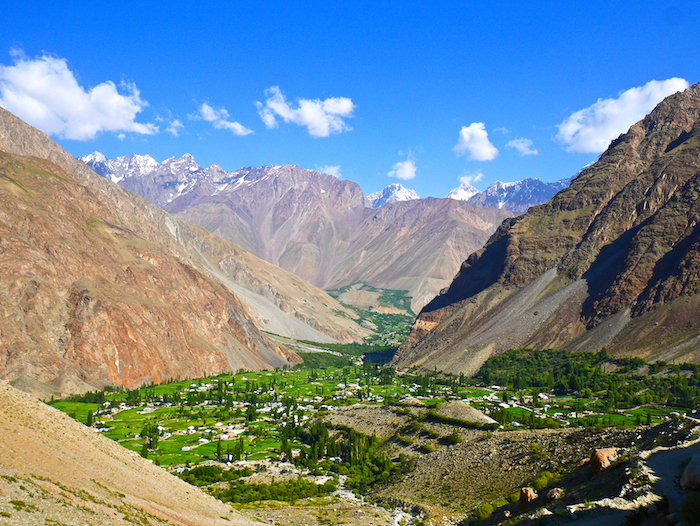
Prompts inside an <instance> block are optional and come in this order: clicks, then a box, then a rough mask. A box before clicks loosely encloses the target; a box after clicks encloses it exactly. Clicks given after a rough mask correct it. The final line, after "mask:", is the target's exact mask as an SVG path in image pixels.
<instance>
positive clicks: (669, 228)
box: [394, 84, 700, 373]
mask: <svg viewBox="0 0 700 526" xmlns="http://www.w3.org/2000/svg"><path fill="white" fill-rule="evenodd" d="M698 159H700V84H695V85H694V86H691V87H690V88H688V89H687V90H685V91H683V92H679V93H676V94H674V95H671V96H670V97H668V98H666V99H665V100H664V101H662V102H661V103H660V104H659V105H658V106H657V107H656V108H655V109H654V110H653V111H652V112H651V113H650V114H649V115H648V116H647V117H645V118H644V119H643V120H642V121H640V122H638V123H636V124H634V125H633V126H632V127H631V128H630V129H629V131H628V132H627V133H626V134H624V135H621V136H620V137H619V138H617V139H616V140H614V141H613V142H612V143H611V144H610V147H609V148H608V149H607V150H606V151H605V152H604V153H603V154H602V155H601V156H600V158H599V160H598V162H596V163H594V164H593V165H591V166H590V167H588V168H586V169H585V170H583V171H582V172H581V173H580V174H579V175H578V176H577V177H576V178H575V179H574V180H573V181H572V182H571V185H570V186H569V187H568V188H566V189H564V190H562V191H560V192H559V193H558V194H557V195H556V196H554V198H553V199H552V200H551V201H549V202H547V203H545V204H542V205H540V206H536V207H532V208H530V209H529V210H528V211H527V213H525V214H524V215H521V216H519V217H514V218H510V219H508V220H506V221H504V222H503V224H502V225H501V226H500V227H499V228H498V230H497V231H496V233H494V234H493V236H491V238H490V239H489V241H488V243H487V244H486V246H485V247H484V248H482V249H480V250H478V251H476V252H474V253H473V254H472V255H470V256H469V258H468V259H467V260H466V261H464V263H463V264H462V267H461V269H460V271H459V273H458V274H457V276H456V277H455V279H454V281H453V282H452V284H451V285H450V286H449V288H447V289H446V290H445V291H443V293H441V294H440V295H438V296H437V297H436V298H435V299H433V300H432V301H431V302H430V303H429V304H428V305H426V306H425V308H424V309H423V310H422V312H421V313H420V315H419V316H418V318H417V320H416V322H415V323H414V326H413V329H412V332H411V335H410V336H409V338H408V339H407V340H406V341H405V342H404V344H403V345H402V347H401V348H400V350H399V351H398V353H397V355H396V357H395V359H394V365H396V366H398V367H409V366H415V365H420V366H423V367H429V368H433V367H438V368H440V369H444V370H448V371H455V372H465V373H473V372H474V371H476V369H478V367H479V366H480V365H481V364H482V363H483V362H484V361H485V360H486V359H487V358H488V357H489V356H491V355H492V354H494V353H500V352H502V351H505V350H507V349H510V348H518V347H523V346H529V347H533V348H549V347H552V348H568V349H569V350H576V351H584V350H589V351H597V350H599V349H601V348H603V347H606V348H607V349H608V350H609V351H611V352H612V353H615V354H622V355H635V356H640V357H643V358H646V359H650V360H669V361H679V360H685V361H697V360H698V359H700V347H698V345H697V341H698V338H700V322H699V321H698V320H700V318H699V317H698V309H699V308H700V285H699V284H700V265H699V263H700V226H698V225H700V165H699V164H698Z"/></svg>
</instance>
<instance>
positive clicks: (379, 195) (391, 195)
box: [367, 183, 420, 208]
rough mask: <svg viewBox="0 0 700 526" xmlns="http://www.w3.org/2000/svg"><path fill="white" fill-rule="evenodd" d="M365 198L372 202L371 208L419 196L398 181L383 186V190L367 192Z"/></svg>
mask: <svg viewBox="0 0 700 526" xmlns="http://www.w3.org/2000/svg"><path fill="white" fill-rule="evenodd" d="M367 199H369V200H370V202H371V203H372V208H381V207H382V206H384V205H387V204H390V203H397V202H399V201H412V200H414V199H420V197H418V194H417V193H416V192H415V190H411V189H410V188H404V187H403V186H401V185H400V184H399V183H393V184H390V185H389V186H387V187H386V188H384V190H381V191H379V192H374V193H371V194H369V195H368V196H367Z"/></svg>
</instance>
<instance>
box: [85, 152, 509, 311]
mask: <svg viewBox="0 0 700 526" xmlns="http://www.w3.org/2000/svg"><path fill="white" fill-rule="evenodd" d="M82 160H83V161H84V162H86V163H87V164H88V165H89V166H91V167H92V168H93V169H94V170H95V171H96V172H97V173H99V174H101V175H102V176H103V177H105V178H108V179H110V180H112V181H114V182H116V183H117V184H119V185H120V186H122V187H123V188H126V189H129V190H132V191H134V192H136V193H139V194H140V195H142V196H143V197H144V198H146V199H148V200H149V201H151V202H152V203H154V204H157V205H158V206H161V207H162V208H163V209H164V210H166V211H167V212H169V213H172V214H174V215H176V216H177V217H180V218H182V219H184V220H186V221H188V222H190V223H194V224H197V225H200V226H202V227H204V228H206V229H207V230H209V231H211V232H213V233H215V234H216V235H218V236H220V237H222V238H224V239H227V240H229V241H231V242H233V243H235V244H236V245H238V246H241V247H243V248H244V249H246V250H249V251H250V252H252V253H253V254H255V255H257V256H258V257H260V258H262V259H264V260H266V261H268V262H270V263H273V264H275V265H278V266H280V267H282V268H283V269H285V270H288V271H290V272H292V273H294V274H296V275H297V276H299V277H301V278H303V279H305V280H307V281H309V282H311V283H312V284H314V285H316V286H318V287H320V288H323V289H334V288H339V287H344V286H347V285H351V284H353V283H355V282H357V281H363V282H365V283H367V284H369V285H371V286H374V287H379V288H383V289H401V290H407V291H408V295H409V296H411V298H412V305H411V306H412V309H413V310H414V312H417V311H418V310H420V308H421V307H423V306H424V305H425V304H426V303H427V302H428V301H430V299H432V298H433V297H434V296H435V295H436V294H437V293H438V292H439V291H440V290H441V289H442V288H444V287H445V286H447V285H448V284H449V283H450V281H451V279H452V278H453V277H454V275H455V273H456V272H457V270H458V269H459V264H460V262H461V261H462V260H463V259H464V258H466V257H467V256H468V255H469V253H471V252H472V251H474V250H476V249H478V248H479V247H481V246H482V245H483V243H485V242H486V240H487V239H488V236H489V235H491V233H493V231H495V229H496V228H497V226H498V225H499V224H500V223H501V221H503V219H505V218H506V217H509V216H511V215H512V212H510V211H508V210H496V209H490V208H484V207H479V206H474V205H472V204H469V203H465V202H460V201H455V200H452V199H434V198H428V199H413V200H407V201H402V200H395V202H393V203H389V202H387V203H386V204H384V205H383V206H382V207H381V208H371V205H370V201H369V199H368V198H367V197H366V196H365V195H364V193H363V192H362V190H361V188H360V187H359V186H358V185H357V184H356V183H353V182H351V181H347V180H339V179H337V178H336V177H333V176H331V175H327V174H324V173H321V172H317V171H314V170H305V169H301V168H299V167H298V166H293V165H286V166H274V165H272V166H264V167H258V168H241V169H240V170H237V171H235V172H232V173H227V172H225V171H223V170H221V168H219V167H218V166H217V165H212V166H210V167H209V168H201V167H199V166H198V165H197V164H196V163H195V162H194V159H193V158H192V157H191V156H189V155H185V156H183V157H182V158H180V159H168V160H167V161H164V162H163V163H162V164H158V163H155V162H154V161H153V159H152V158H150V157H148V156H137V155H132V156H129V157H121V158H117V159H114V160H107V159H105V157H104V156H103V155H101V154H99V153H94V154H91V155H90V156H86V157H83V158H82ZM399 186H400V185H396V187H394V188H393V190H395V191H400V188H399ZM392 195H393V196H394V197H395V196H396V195H397V194H396V192H394V193H393V194H392V193H391V192H389V193H388V194H387V195H386V196H385V198H386V199H387V200H388V201H389V200H391V199H392V197H391V196H392ZM404 195H407V194H406V193H404Z"/></svg>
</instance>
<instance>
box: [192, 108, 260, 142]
mask: <svg viewBox="0 0 700 526" xmlns="http://www.w3.org/2000/svg"><path fill="white" fill-rule="evenodd" d="M189 118H190V119H194V120H200V119H201V120H205V121H207V122H211V123H212V125H213V126H214V128H216V129H218V130H229V131H230V132H233V134H234V135H240V136H245V135H250V134H251V133H253V130H250V129H248V128H246V127H245V126H243V125H242V124H240V123H239V122H235V121H230V120H229V114H228V111H226V108H221V109H218V110H217V109H215V108H214V107H212V106H210V105H209V104H207V103H206V102H204V103H202V105H201V106H200V107H199V113H195V114H194V115H189Z"/></svg>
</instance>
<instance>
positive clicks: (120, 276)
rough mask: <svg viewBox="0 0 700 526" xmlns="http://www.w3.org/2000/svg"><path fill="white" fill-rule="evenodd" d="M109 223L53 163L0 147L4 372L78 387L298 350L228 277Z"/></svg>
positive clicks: (93, 199)
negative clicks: (259, 320) (285, 345)
mask: <svg viewBox="0 0 700 526" xmlns="http://www.w3.org/2000/svg"><path fill="white" fill-rule="evenodd" d="M116 223H117V221H116V220H115V218H114V216H113V215H112V214H111V212H110V211H109V210H108V209H107V208H106V207H105V206H104V205H103V204H102V203H101V202H100V200H99V198H98V196H96V195H95V194H94V193H93V192H92V190H90V189H89V188H88V187H86V186H83V185H82V184H80V183H78V182H77V181H76V180H75V179H73V177H72V176H71V175H70V174H68V173H66V172H65V171H64V170H62V169H61V168H59V167H58V166H56V165H54V164H52V163H50V162H48V161H43V160H40V159H36V158H30V157H20V156H16V155H11V154H6V153H0V266H1V267H2V269H3V271H2V273H0V313H2V314H1V315H0V378H3V379H6V380H17V379H20V380H21V381H23V382H24V385H28V384H29V383H30V381H35V382H40V383H44V384H47V383H52V386H51V389H53V390H55V391H58V392H75V391H84V390H87V389H97V388H101V387H104V386H105V385H115V384H116V385H122V386H124V387H127V388H133V387H135V386H138V385H140V384H142V383H144V382H160V381H163V380H166V379H169V378H176V377H181V378H186V377H195V376H203V375H209V374H215V373H218V372H221V371H231V370H236V369H238V368H247V369H256V370H257V369H261V368H271V367H280V366H283V365H287V364H289V363H292V362H294V361H295V360H296V359H297V358H296V356H295V355H293V354H285V352H284V351H282V350H281V349H280V348H278V347H276V346H275V345H273V344H271V343H270V342H269V341H267V340H266V338H265V337H264V336H263V335H262V334H261V333H260V332H259V331H258V329H257V328H256V327H255V325H254V324H253V323H252V322H251V320H250V319H249V318H248V315H247V313H246V311H245V309H244V307H243V305H242V304H241V302H240V301H239V300H238V298H237V297H236V296H235V295H234V294H233V293H231V292H230V291H229V290H228V289H226V288H225V287H223V286H222V285H221V284H218V283H216V282H214V281H212V280H210V279H208V278H207V277H206V276H205V275H204V274H202V273H201V272H200V271H198V270H197V269H195V268H193V267H192V266H190V265H189V264H187V263H186V262H184V261H182V260H180V259H179V258H177V257H175V256H174V255H172V254H171V253H169V252H168V251H167V250H165V249H163V248H162V247H159V246H157V245H154V244H152V243H150V242H149V241H147V240H146V239H144V238H142V237H140V236H138V235H137V234H135V233H134V232H133V231H132V230H130V229H129V228H127V227H125V226H117V224H116Z"/></svg>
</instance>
